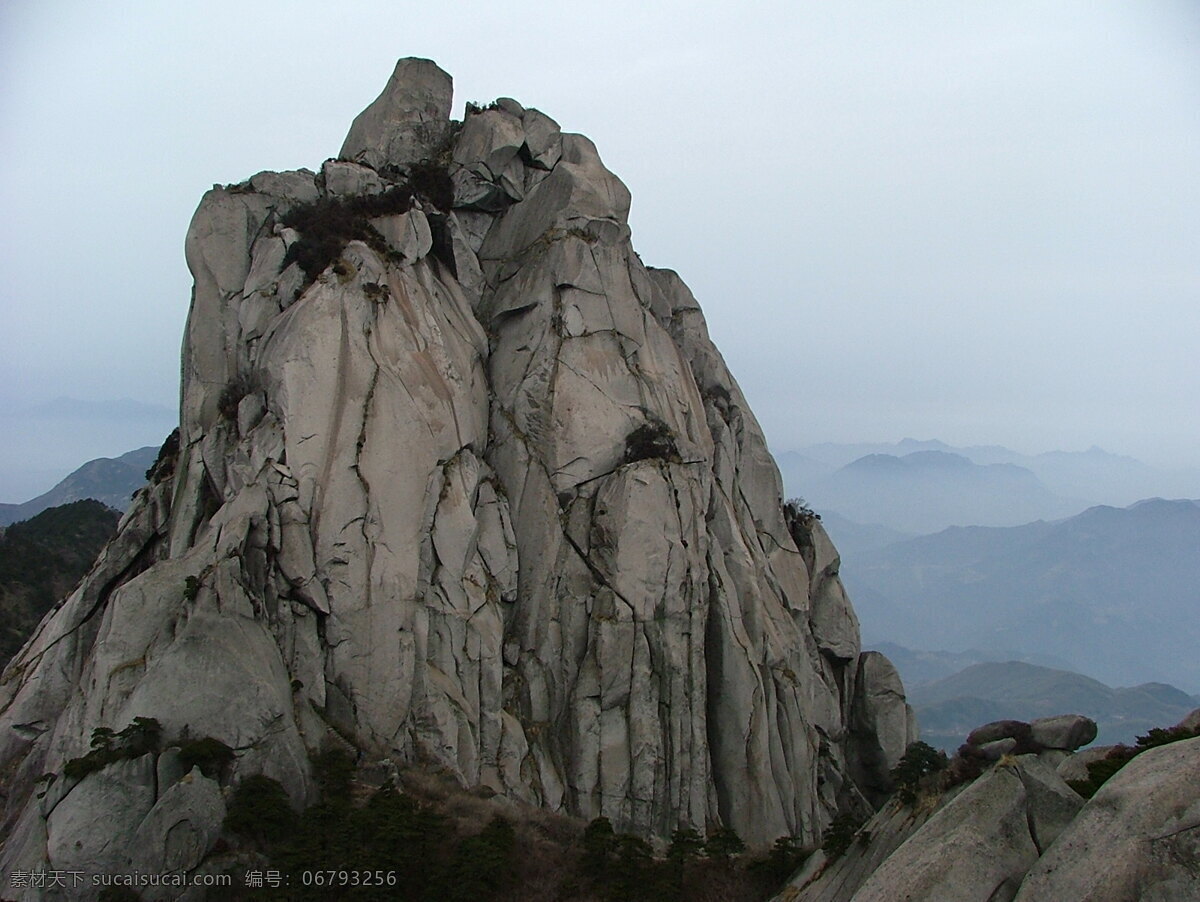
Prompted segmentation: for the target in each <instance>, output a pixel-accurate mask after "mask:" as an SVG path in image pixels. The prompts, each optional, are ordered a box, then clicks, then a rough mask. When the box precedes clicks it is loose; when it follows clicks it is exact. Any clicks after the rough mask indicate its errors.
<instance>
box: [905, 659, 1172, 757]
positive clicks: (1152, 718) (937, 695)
mask: <svg viewBox="0 0 1200 902" xmlns="http://www.w3.org/2000/svg"><path fill="white" fill-rule="evenodd" d="M908 700H909V702H910V703H911V704H912V705H913V707H914V708H915V709H916V712H917V721H918V723H919V724H920V727H921V738H922V739H923V740H924V741H925V742H928V743H929V744H930V745H933V746H935V747H939V748H943V749H947V750H950V751H952V750H954V749H956V748H958V746H959V745H961V744H962V743H963V741H964V740H965V739H966V736H967V734H968V733H969V732H970V731H971V730H973V729H974V728H975V727H977V726H980V725H981V724H984V723H987V722H989V721H993V720H1001V719H1007V718H1013V719H1016V720H1026V721H1027V720H1032V719H1034V718H1036V717H1050V716H1053V715H1055V714H1084V715H1087V716H1088V717H1090V718H1092V719H1093V720H1095V721H1096V724H1097V726H1098V727H1099V735H1098V736H1097V737H1096V742H1097V743H1098V744H1100V745H1111V744H1113V743H1117V742H1124V743H1127V744H1132V743H1133V741H1134V739H1135V737H1136V736H1137V735H1138V734H1141V733H1145V732H1146V731H1147V730H1149V729H1150V728H1151V727H1161V726H1170V725H1171V724H1174V723H1177V722H1178V721H1180V720H1182V719H1183V717H1184V716H1185V715H1187V714H1188V713H1189V712H1190V711H1192V710H1193V709H1194V708H1195V706H1196V705H1195V699H1193V698H1192V697H1191V696H1189V695H1187V694H1186V693H1184V692H1181V691H1180V690H1179V689H1176V688H1175V687H1174V686H1169V685H1165V684H1163V683H1146V684H1144V685H1141V686H1134V687H1132V688H1129V689H1113V688H1110V687H1109V686H1106V685H1105V684H1104V683H1101V682H1099V681H1098V680H1093V679H1090V678H1089V677H1086V676H1083V675H1082V674H1078V673H1071V672H1069V671H1064V670H1054V669H1051V668H1049V667H1038V666H1036V665H1033V664H1026V663H1022V662H1018V661H1009V662H1006V663H995V662H993V663H986V664H975V665H973V666H971V667H968V668H966V669H965V670H962V671H960V672H959V673H956V674H954V675H952V676H948V677H945V678H944V679H941V680H938V681H936V682H933V683H928V684H926V685H924V686H917V687H913V688H911V689H909V691H908Z"/></svg>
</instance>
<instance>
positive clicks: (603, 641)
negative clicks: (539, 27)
mask: <svg viewBox="0 0 1200 902" xmlns="http://www.w3.org/2000/svg"><path fill="white" fill-rule="evenodd" d="M450 92H451V82H450V78H449V76H447V75H446V74H445V73H444V72H442V71H441V70H440V69H438V68H437V67H436V66H435V65H434V64H433V63H431V62H428V61H425V60H402V61H401V62H400V63H399V64H398V65H397V68H396V72H395V74H394V75H393V77H392V79H391V80H390V81H389V82H388V85H387V88H386V89H385V90H384V92H383V94H382V95H380V97H379V98H378V99H377V100H376V101H375V102H374V103H372V104H371V106H370V107H368V108H367V109H366V110H365V111H364V112H363V113H362V114H360V116H359V117H358V118H357V119H356V120H355V122H354V126H353V128H352V129H351V131H350V134H349V136H348V137H347V139H346V143H345V145H344V146H343V148H342V154H341V156H342V159H341V160H340V161H330V162H328V163H326V164H325V165H324V166H323V167H322V168H321V171H320V172H318V173H313V172H309V171H307V170H300V171H296V172H284V173H260V174H259V175H256V176H254V177H253V178H251V179H249V180H248V181H246V182H244V183H242V184H240V185H236V186H227V187H224V188H220V187H218V188H214V189H213V190H212V191H210V192H208V193H207V194H206V195H205V197H204V199H203V200H202V202H201V204H200V207H199V209H198V210H197V212H196V215H195V217H194V219H193V221H192V224H191V227H190V229H189V231H188V236H187V243H186V250H187V260H188V265H189V267H190V269H191V271H192V274H193V276H194V279H195V288H194V294H193V300H192V307H191V312H190V315H189V318H188V323H187V330H186V335H185V339H184V349H183V366H182V373H183V385H182V393H181V422H180V437H179V447H178V451H177V452H176V453H174V454H173V455H172V454H165V455H164V457H163V460H161V461H160V463H159V464H158V465H157V466H156V470H155V474H156V475H155V478H154V479H153V480H152V482H151V484H150V486H149V487H148V488H147V489H146V490H144V491H143V492H142V493H141V494H140V495H139V497H138V498H137V500H136V503H135V504H134V505H133V507H132V509H131V510H130V512H129V513H128V514H127V515H126V517H125V519H124V521H123V524H122V527H121V530H120V533H119V535H118V537H117V538H116V540H115V541H114V542H113V543H112V545H111V546H110V547H109V548H108V550H107V551H106V552H105V555H104V556H103V557H102V558H101V560H100V562H99V563H98V564H97V565H96V568H95V569H94V570H93V572H92V574H91V575H90V576H89V577H88V578H87V579H86V580H85V581H84V583H83V584H82V585H81V586H80V587H79V589H78V590H77V591H76V592H75V593H74V594H73V595H72V596H71V597H70V598H68V599H67V600H66V601H65V602H64V603H63V604H62V605H61V606H60V607H59V608H58V609H57V610H56V611H55V612H54V613H53V614H52V615H51V616H50V617H48V618H47V619H46V620H45V621H44V622H43V623H42V625H41V626H40V628H39V630H38V632H37V634H36V635H35V636H34V637H33V639H32V640H31V641H30V643H29V644H28V645H27V646H26V647H25V649H24V650H23V651H22V652H21V654H20V655H18V656H17V658H16V659H14V661H13V663H12V665H11V666H10V667H9V668H8V670H7V671H6V672H5V675H4V679H3V684H2V686H0V705H2V711H3V714H2V717H0V766H2V767H3V773H4V774H5V775H6V776H5V781H6V782H5V786H6V791H7V796H6V798H5V804H6V811H5V819H6V820H5V823H6V825H7V826H6V829H7V831H8V832H9V836H10V838H9V840H8V842H7V843H6V845H5V846H4V852H3V860H2V861H0V869H3V870H5V871H11V870H12V869H13V868H14V867H25V868H29V867H34V866H40V865H45V866H46V867H55V866H58V865H59V864H60V863H61V862H59V861H58V860H57V856H59V855H60V850H63V849H71V848H75V847H74V845H73V843H74V842H75V839H76V836H75V833H76V832H80V831H85V830H87V829H90V828H88V827H87V825H88V824H89V823H90V821H89V820H88V817H89V813H88V806H87V805H76V804H75V803H74V802H71V801H70V800H71V799H72V798H73V797H74V798H75V799H77V800H78V799H80V798H83V799H87V798H92V797H95V798H102V797H107V796H108V795H112V794H114V793H117V794H119V792H120V787H123V786H124V787H127V789H128V792H127V793H126V796H127V802H126V804H125V805H124V807H123V809H122V810H123V811H124V812H125V814H126V815H127V817H126V821H128V823H127V824H126V823H125V821H122V823H123V824H124V825H125V826H124V827H122V829H121V831H120V832H117V833H116V835H112V836H110V837H109V840H110V842H109V843H108V844H107V845H106V846H105V848H104V850H103V855H104V856H107V857H106V858H105V860H106V861H107V860H108V859H109V858H112V859H113V860H114V861H115V860H118V859H121V858H122V856H124V857H125V858H129V857H130V856H132V855H133V854H134V852H133V849H132V846H130V845H129V843H131V842H132V840H133V837H134V836H135V835H142V834H152V833H153V829H152V828H153V827H154V825H155V824H161V823H165V822H168V821H169V820H170V817H169V816H168V815H169V812H164V811H163V810H162V807H163V806H164V805H169V804H170V802H169V799H171V798H173V797H175V796H178V797H180V798H185V799H192V797H193V796H195V797H196V798H197V799H200V800H201V801H199V802H197V801H195V800H192V801H189V802H188V804H189V805H192V806H193V808H196V810H198V811H199V812H200V813H199V814H197V815H196V816H195V818H193V820H194V821H195V823H194V824H192V823H191V821H189V824H191V829H192V833H191V834H189V835H194V836H196V837H199V839H198V840H196V842H194V843H193V844H192V846H189V848H190V849H192V852H191V853H189V855H188V856H185V857H188V859H189V860H188V861H186V862H184V863H183V864H182V865H181V866H183V867H195V866H196V863H197V862H198V861H199V860H200V858H202V856H203V855H204V853H205V851H206V843H208V842H209V841H210V840H211V839H213V838H214V837H215V831H214V829H213V826H212V824H213V819H214V817H215V815H214V814H213V811H214V810H215V807H216V803H218V802H219V801H220V800H219V798H217V799H216V800H215V802H214V800H213V798H210V797H211V796H212V793H210V792H207V791H205V792H201V791H200V790H199V789H196V790H194V791H193V790H189V792H188V793H184V792H182V791H176V790H173V789H172V786H173V785H174V784H173V782H172V780H175V781H178V780H179V779H184V777H185V775H182V774H178V773H174V772H172V771H171V768H166V771H167V772H168V776H167V777H164V778H162V779H155V778H152V775H155V774H161V772H162V771H163V770H164V769H163V767H161V766H160V767H158V768H157V770H156V769H155V767H154V766H152V765H153V764H154V762H153V761H144V762H142V763H141V764H140V765H138V766H135V763H136V762H134V761H125V762H124V763H122V764H120V766H117V765H110V766H108V767H106V768H104V769H103V770H101V771H99V772H97V773H92V774H89V775H88V776H86V777H84V778H83V780H82V781H80V782H79V783H78V785H77V786H70V785H66V784H69V782H70V781H66V783H64V782H63V781H59V782H58V783H57V784H56V785H57V788H56V789H55V790H54V791H53V792H51V793H48V794H47V795H46V796H45V797H44V798H40V799H39V798H37V797H36V795H35V794H34V790H35V789H36V787H35V784H34V781H35V780H36V779H37V778H38V777H40V776H41V775H43V774H46V773H57V774H61V772H62V770H63V767H64V764H65V763H66V762H67V761H68V760H70V759H73V758H76V757H79V756H81V755H83V754H84V753H85V752H86V751H87V749H88V742H89V737H90V735H91V733H92V730H93V729H94V728H97V727H109V728H112V729H114V730H120V729H122V728H123V727H125V726H126V725H127V724H129V723H131V722H132V720H133V718H135V717H149V718H155V719H156V720H158V721H159V722H160V724H161V725H162V730H163V743H164V745H165V746H167V747H169V746H170V745H171V744H172V743H178V742H179V741H180V740H181V739H183V738H185V737H187V736H191V737H196V736H212V737H214V738H217V739H220V740H222V741H223V742H225V743H227V744H228V745H230V746H231V747H233V748H234V749H235V750H236V752H237V759H236V761H235V762H234V765H233V769H232V773H231V774H230V775H229V776H228V778H227V782H228V781H230V780H231V781H236V780H237V779H240V778H241V777H244V776H247V775H250V774H255V773H264V774H266V775H268V776H271V777H273V778H275V779H278V780H280V781H281V782H282V783H283V784H284V786H285V787H286V788H287V789H288V791H289V793H290V794H291V795H292V797H293V800H294V801H295V802H296V803H297V804H301V803H303V802H304V801H305V800H306V799H309V798H310V797H311V794H312V784H311V779H310V776H309V765H308V755H309V753H310V752H312V751H313V750H315V749H318V748H320V747H321V746H322V744H324V743H327V742H330V741H338V742H345V741H347V740H348V741H349V742H350V743H352V744H353V745H354V746H355V747H357V748H358V749H359V752H360V755H361V756H362V758H363V759H365V760H375V759H379V758H384V757H388V758H391V759H392V760H393V761H396V762H411V763H418V764H426V765H430V766H436V767H441V768H445V769H448V770H449V771H450V772H452V773H453V774H455V775H457V777H458V778H459V779H460V780H461V782H462V783H464V784H466V785H480V784H482V785H486V786H489V787H491V788H492V789H494V790H495V791H496V792H499V793H502V794H505V795H508V796H510V797H513V798H516V799H521V800H526V801H529V802H532V803H535V804H538V805H542V806H545V807H548V808H552V809H557V810H562V811H566V812H570V813H573V814H576V815H579V816H582V817H584V818H592V817H596V816H599V815H605V816H607V817H609V818H610V819H611V820H612V821H613V823H614V825H616V826H617V828H618V829H625V830H633V831H637V832H639V833H642V834H644V835H658V836H667V835H669V834H670V832H671V831H673V830H675V829H677V828H678V827H680V826H684V825H692V826H696V827H699V828H700V829H701V830H703V829H704V828H706V827H712V826H715V825H719V824H725V825H731V826H733V827H734V828H735V829H736V830H737V831H738V832H739V833H740V834H741V835H742V836H743V837H744V838H745V839H746V840H747V841H748V842H751V843H756V844H762V843H769V842H771V841H772V840H773V839H775V838H776V837H778V836H780V835H784V834H792V835H798V836H800V837H802V838H803V839H804V840H805V841H806V842H810V843H811V842H815V841H816V839H817V838H818V837H819V835H820V833H821V831H822V829H823V828H824V827H825V825H827V824H828V822H829V821H830V819H831V817H832V815H833V814H834V813H835V812H836V811H837V810H839V809H840V808H847V807H856V806H858V807H863V806H864V802H863V798H862V795H861V794H860V792H859V789H858V787H857V785H856V782H855V781H856V780H857V781H859V782H862V781H863V780H865V779H871V780H875V781H876V784H877V782H878V780H880V779H884V778H885V776H884V775H883V774H879V773H875V774H868V775H866V776H864V775H863V773H862V772H863V771H864V768H865V769H866V770H870V766H866V765H864V766H858V765H856V766H855V768H853V769H852V768H851V767H850V763H849V762H848V761H847V748H848V747H849V745H850V738H849V737H850V727H851V724H852V723H853V724H854V729H855V736H856V738H855V743H856V745H857V746H858V747H866V746H870V747H871V748H874V749H881V750H884V751H883V752H882V753H879V754H877V755H876V757H877V758H878V759H879V760H880V761H892V759H894V758H895V757H897V754H896V750H897V749H899V750H902V749H903V746H904V743H905V741H906V738H907V737H908V736H909V734H910V733H911V729H912V725H911V723H909V722H907V721H906V717H905V713H904V706H903V699H902V698H900V699H899V700H898V702H896V704H898V705H899V707H898V708H897V707H896V704H893V705H892V708H888V709H886V711H885V707H886V706H882V707H881V703H879V701H878V699H879V697H880V693H884V694H886V693H887V691H888V690H890V689H894V688H896V687H898V681H897V683H896V687H892V686H891V684H890V683H889V684H888V685H887V686H884V685H883V684H882V683H881V685H880V687H874V686H865V687H862V690H861V691H860V688H859V687H858V686H857V685H856V684H857V681H859V680H860V679H861V676H860V675H861V674H863V673H864V672H867V673H870V672H874V671H875V670H880V669H881V668H880V667H879V666H878V665H877V664H875V663H873V664H872V665H871V667H869V668H867V669H866V670H864V668H861V667H860V666H859V660H858V659H859V639H858V624H857V621H856V619H855V617H854V614H853V611H852V610H851V608H850V605H849V602H848V601H847V599H846V595H845V593H844V591H843V590H842V587H841V582H840V579H839V578H838V575H837V568H838V563H837V555H836V552H835V551H834V550H833V548H832V545H831V544H830V543H829V540H828V538H827V537H826V536H825V534H824V532H823V530H822V529H821V526H820V523H819V522H818V521H817V520H815V519H813V518H811V517H807V518H806V517H794V516H793V517H789V518H786V519H785V515H784V511H783V506H782V504H781V483H780V479H779V475H778V472H777V470H776V467H775V465H774V462H773V461H772V459H771V457H770V455H769V454H768V452H767V448H766V444H765V442H764V440H763V435H762V432H761V430H760V428H759V426H758V424H757V422H756V421H755V419H754V416H753V414H752V413H751V411H750V409H749V408H748V407H747V405H746V401H745V398H744V397H743V395H742V393H741V391H740V390H739V388H738V386H737V383H736V382H735V381H734V379H733V377H732V376H731V375H730V374H729V372H728V370H727V369H726V367H725V364H724V362H723V360H722V359H721V356H720V354H719V353H718V351H717V350H716V348H715V347H714V346H713V344H712V342H711V341H710V340H709V337H708V334H707V330H706V327H705V322H704V317H703V315H702V313H701V311H700V307H699V305H698V304H697V303H696V300H695V299H694V298H693V296H692V294H691V292H690V291H689V290H688V288H687V287H686V286H685V285H684V283H683V282H682V281H681V280H680V278H679V277H678V276H677V275H676V274H675V273H673V272H671V271H669V270H656V269H651V268H648V267H646V266H644V265H643V264H642V262H641V260H640V259H639V257H638V256H637V254H636V253H635V252H634V251H633V248H632V245H631V243H630V231H629V226H628V223H627V214H628V211H629V203H630V197H629V192H628V191H627V190H626V188H625V186H624V185H623V184H622V183H621V181H620V180H619V179H618V178H617V177H616V176H614V175H613V174H612V173H610V172H609V171H608V170H607V169H605V167H604V165H603V163H602V162H601V160H600V157H599V155H598V154H597V152H596V149H595V147H594V146H593V145H592V143H591V142H590V141H588V140H587V139H586V138H584V137H581V136H579V135H571V134H563V133H561V132H560V131H559V128H558V126H557V124H556V123H555V122H554V121H553V120H552V119H550V118H549V117H548V116H546V115H545V114H543V113H541V112H538V111H537V110H533V109H527V108H524V107H522V106H521V105H520V104H519V103H517V102H515V101H512V100H508V99H502V100H500V101H497V102H496V103H495V104H493V105H492V106H491V107H489V108H488V109H486V110H481V111H474V110H472V111H469V112H468V115H467V118H466V121H465V123H462V124H459V123H456V122H451V121H450V120H449V119H448V118H447V117H448V112H449V109H450V102H451V96H450ZM410 195H411V200H410ZM331 222H332V223H333V225H330V223H331ZM339 223H340V224H339ZM322 241H325V242H326V244H328V243H329V242H332V250H327V252H325V254H324V256H322V252H321V250H320V247H319V245H321V242H322ZM306 270H307V271H306ZM884 670H886V668H884ZM881 672H882V671H881ZM891 675H894V671H892V672H891ZM885 682H886V681H885ZM892 694H893V695H894V694H895V693H892ZM859 700H868V701H870V700H874V701H872V702H871V703H872V705H873V707H872V708H871V710H869V711H865V710H864V711H862V712H858V710H857V706H858V705H859V704H860V701H859ZM887 712H890V713H887ZM879 729H883V730H884V731H885V732H888V731H890V732H889V735H880V736H867V735H865V733H870V732H871V731H873V730H879ZM891 733H894V734H895V735H891ZM164 754H165V753H164ZM159 757H160V758H161V757H163V756H162V755H160V756H159ZM160 763H161V762H160ZM876 770H878V768H876ZM852 774H853V775H854V778H853V779H852V776H851V775H852ZM196 779H203V778H202V777H196ZM39 785H40V784H39ZM197 785H198V786H205V785H206V784H197ZM172 792H174V793H175V796H172V795H171V794H172ZM64 805H69V806H71V807H70V808H69V809H66V808H63V806H64ZM60 809H61V810H62V811H64V812H66V811H70V812H71V813H70V816H69V817H68V816H65V815H64V816H61V817H60V816H58V815H57V814H56V812H58V811H59V810H60ZM189 810H191V809H189ZM218 820H219V818H218ZM72 831H75V832H72ZM62 854H65V853H62ZM71 854H75V853H71ZM97 854H100V853H97ZM139 854H142V853H139ZM193 859H194V860H193ZM72 860H74V859H72Z"/></svg>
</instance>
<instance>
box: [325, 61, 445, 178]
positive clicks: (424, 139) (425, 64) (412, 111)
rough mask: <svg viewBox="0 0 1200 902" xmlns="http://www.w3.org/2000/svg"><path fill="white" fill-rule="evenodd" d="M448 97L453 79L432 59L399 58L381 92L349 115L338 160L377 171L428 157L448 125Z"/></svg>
mask: <svg viewBox="0 0 1200 902" xmlns="http://www.w3.org/2000/svg"><path fill="white" fill-rule="evenodd" d="M453 97H454V82H453V80H452V79H451V78H450V76H449V75H447V74H446V73H445V72H443V71H442V70H441V69H440V68H438V65H437V64H436V63H434V62H433V61H432V60H426V59H417V58H414V57H407V58H405V59H402V60H400V61H399V62H397V63H396V68H395V70H394V71H393V72H392V77H391V78H389V79H388V83H387V85H386V86H385V87H384V89H383V92H382V93H381V94H380V95H379V96H378V97H377V98H375V101H374V102H373V103H372V104H371V105H370V106H368V107H367V108H366V109H365V110H363V111H362V112H361V113H359V114H358V115H357V116H355V117H354V123H353V124H352V125H351V126H350V131H349V133H348V134H347V135H346V140H345V142H343V144H342V149H341V152H340V153H339V154H338V157H339V159H343V160H353V161H354V162H356V163H364V164H366V165H367V166H370V167H372V168H373V169H381V168H383V167H384V166H388V165H391V166H404V165H405V164H408V163H415V162H417V161H418V160H422V159H425V158H427V157H429V156H431V155H432V151H433V150H434V148H435V147H436V146H437V145H438V143H439V142H440V141H441V140H442V139H443V137H444V135H445V133H446V130H447V128H448V127H449V125H450V104H451V102H452V100H453Z"/></svg>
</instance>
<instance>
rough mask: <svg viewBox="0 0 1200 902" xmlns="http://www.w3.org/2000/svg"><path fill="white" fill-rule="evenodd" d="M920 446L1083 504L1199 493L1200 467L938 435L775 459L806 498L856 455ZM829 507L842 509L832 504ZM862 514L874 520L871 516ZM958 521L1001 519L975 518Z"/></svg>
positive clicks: (897, 453) (813, 449)
mask: <svg viewBox="0 0 1200 902" xmlns="http://www.w3.org/2000/svg"><path fill="white" fill-rule="evenodd" d="M921 451H940V452H945V453H951V454H957V455H959V456H961V457H965V458H967V459H968V460H970V461H971V462H972V463H975V464H979V465H980V466H988V465H991V464H1012V465H1014V466H1019V467H1023V468H1024V469H1026V470H1029V471H1030V472H1031V473H1033V474H1034V475H1035V476H1036V477H1037V478H1038V479H1039V480H1040V481H1041V482H1042V484H1043V485H1044V486H1045V487H1046V489H1047V490H1049V491H1050V492H1051V493H1052V494H1054V495H1057V496H1060V497H1063V498H1079V499H1083V500H1084V501H1085V502H1086V504H1084V505H1083V507H1086V506H1088V505H1091V504H1111V505H1115V506H1124V505H1127V504H1132V503H1133V502H1134V501H1137V500H1138V499H1140V498H1152V497H1156V496H1157V497H1163V498H1195V497H1200V470H1197V469H1191V470H1165V469H1160V468H1156V467H1152V466H1150V465H1148V464H1146V463H1143V462H1142V461H1140V460H1137V459H1135V458H1132V457H1127V456H1124V455H1119V454H1110V453H1109V452H1107V451H1104V450H1103V449H1101V448H1096V447H1092V448H1089V449H1088V450H1086V451H1048V452H1046V453H1044V454H1035V455H1028V454H1021V453H1019V452H1017V451H1013V450H1012V449H1011V448H1005V447H1003V446H1001V445H972V446H968V447H955V446H952V445H948V444H946V443H945V442H942V441H938V440H937V439H930V440H924V441H922V440H917V439H911V438H906V439H903V440H902V441H899V442H861V443H856V444H836V443H831V442H826V443H823V444H819V445H809V446H807V447H804V448H798V449H796V450H794V451H788V452H784V453H782V454H778V455H777V459H778V461H779V467H780V470H781V471H782V472H783V478H784V484H785V485H786V486H787V488H788V492H789V494H792V495H803V496H805V497H806V498H807V497H809V496H810V495H814V494H815V491H814V489H813V486H814V485H816V484H817V482H818V481H819V480H821V479H824V478H825V477H827V476H829V475H830V474H831V473H833V472H835V471H837V470H838V469H840V468H842V467H844V466H846V465H847V464H849V463H851V462H852V461H855V460H858V459H859V458H862V457H866V456H868V455H873V454H885V455H889V456H892V457H903V456H905V455H909V454H913V453H916V452H921ZM810 500H812V499H811V498H810ZM829 506H830V507H832V508H834V509H835V510H840V508H838V507H837V505H836V504H830V505H829ZM1080 509H1082V507H1081V508H1080ZM842 512H843V513H849V512H848V511H842ZM1076 512H1077V511H1072V513H1076ZM863 519H866V520H867V521H869V522H870V521H872V518H871V517H865V518H863ZM1030 519H1036V518H1030ZM960 525H976V526H983V525H986V526H997V525H1003V524H999V523H993V522H988V521H985V520H983V519H982V518H975V519H973V520H968V521H964V522H963V523H962V524H960Z"/></svg>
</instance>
